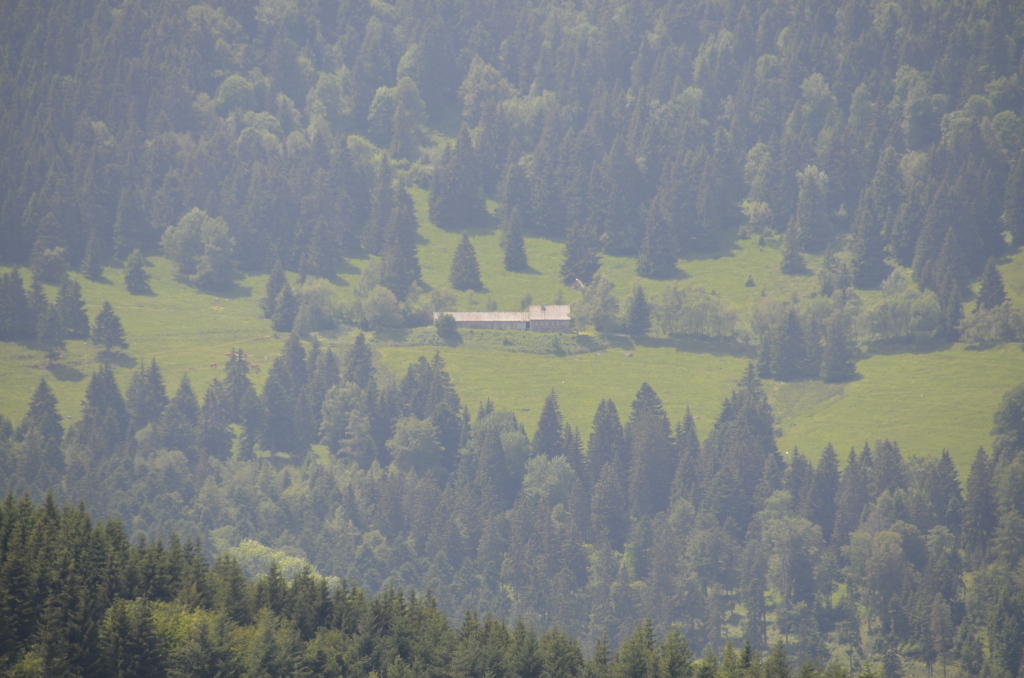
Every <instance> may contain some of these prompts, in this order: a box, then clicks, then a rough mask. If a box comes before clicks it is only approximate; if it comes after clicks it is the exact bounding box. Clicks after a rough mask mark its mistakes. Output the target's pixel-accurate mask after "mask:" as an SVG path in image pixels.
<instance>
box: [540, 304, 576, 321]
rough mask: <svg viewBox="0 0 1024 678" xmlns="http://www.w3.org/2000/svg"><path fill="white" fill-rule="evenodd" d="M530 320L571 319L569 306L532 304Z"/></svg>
mask: <svg viewBox="0 0 1024 678" xmlns="http://www.w3.org/2000/svg"><path fill="white" fill-rule="evenodd" d="M530 320H569V307H568V306H531V307H530Z"/></svg>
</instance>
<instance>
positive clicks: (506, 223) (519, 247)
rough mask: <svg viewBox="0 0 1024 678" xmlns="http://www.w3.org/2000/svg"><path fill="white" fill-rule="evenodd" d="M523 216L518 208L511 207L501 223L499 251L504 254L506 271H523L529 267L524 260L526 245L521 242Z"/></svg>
mask: <svg viewBox="0 0 1024 678" xmlns="http://www.w3.org/2000/svg"><path fill="white" fill-rule="evenodd" d="M523 226H524V225H523V216H522V213H521V212H520V211H519V208H518V207H513V208H512V209H511V211H510V212H509V214H508V216H506V217H505V218H504V219H502V222H501V250H502V252H504V255H505V256H504V263H505V270H506V271H525V270H526V269H528V268H529V267H530V265H529V263H528V262H527V260H526V244H525V242H524V241H523Z"/></svg>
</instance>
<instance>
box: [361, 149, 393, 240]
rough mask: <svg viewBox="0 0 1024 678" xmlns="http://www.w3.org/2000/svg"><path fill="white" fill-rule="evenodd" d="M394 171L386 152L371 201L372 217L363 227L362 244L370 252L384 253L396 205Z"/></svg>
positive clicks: (378, 167)
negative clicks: (389, 224) (389, 223)
mask: <svg viewBox="0 0 1024 678" xmlns="http://www.w3.org/2000/svg"><path fill="white" fill-rule="evenodd" d="M393 184H394V173H393V171H392V169H391V160H390V159H389V158H388V155H387V154H386V153H385V154H384V156H383V157H382V158H381V162H380V165H378V166H377V174H376V175H375V177H374V181H373V192H372V195H371V202H370V218H369V220H368V221H367V222H366V227H365V228H364V229H363V236H362V238H361V239H360V244H361V245H362V247H363V249H364V250H365V251H367V252H369V253H370V254H383V249H384V242H385V237H386V236H387V231H388V222H389V221H390V220H391V210H392V209H394V207H395V189H394V186H393Z"/></svg>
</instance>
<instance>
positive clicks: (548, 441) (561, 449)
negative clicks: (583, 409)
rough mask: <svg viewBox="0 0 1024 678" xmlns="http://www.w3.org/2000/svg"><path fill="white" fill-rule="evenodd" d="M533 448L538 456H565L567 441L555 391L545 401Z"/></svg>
mask: <svg viewBox="0 0 1024 678" xmlns="http://www.w3.org/2000/svg"><path fill="white" fill-rule="evenodd" d="M533 447H534V449H535V450H536V451H537V454H543V455H546V456H548V457H557V456H559V455H562V454H565V439H564V438H563V437H562V413H561V411H559V409H558V396H556V395H555V391H554V389H552V390H551V393H549V394H548V397H547V398H545V399H544V409H542V410H541V412H540V420H539V421H538V422H537V432H536V433H535V434H534V435H533Z"/></svg>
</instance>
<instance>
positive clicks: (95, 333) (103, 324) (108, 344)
mask: <svg viewBox="0 0 1024 678" xmlns="http://www.w3.org/2000/svg"><path fill="white" fill-rule="evenodd" d="M90 337H91V339H92V343H94V344H97V345H100V346H102V347H103V352H104V353H107V354H109V353H110V352H111V351H113V350H114V349H115V348H128V342H127V341H125V335H124V326H123V325H122V324H121V318H119V317H118V315H117V314H116V313H115V312H114V307H113V306H111V305H110V302H109V301H104V302H103V308H102V309H100V312H99V313H97V314H96V318H95V320H94V321H93V325H92V332H91V334H90Z"/></svg>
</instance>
